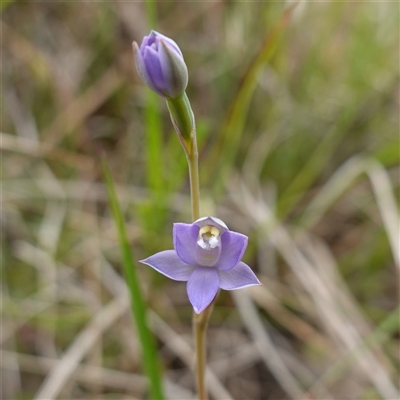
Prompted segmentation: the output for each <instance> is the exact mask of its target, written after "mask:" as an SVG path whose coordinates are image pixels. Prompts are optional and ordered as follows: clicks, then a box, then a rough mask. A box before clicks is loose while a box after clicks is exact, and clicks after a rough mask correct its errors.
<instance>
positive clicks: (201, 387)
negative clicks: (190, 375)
mask: <svg viewBox="0 0 400 400" xmlns="http://www.w3.org/2000/svg"><path fill="white" fill-rule="evenodd" d="M217 297H218V294H217V295H216V296H215V297H214V300H213V301H212V302H211V304H210V305H209V306H208V307H207V308H206V309H205V310H204V311H203V312H202V313H200V314H196V313H193V331H194V341H195V346H196V389H197V396H198V398H199V400H207V398H208V397H207V390H206V385H205V371H206V332H207V325H208V320H209V319H210V315H211V312H212V310H213V308H214V304H215V301H216V299H217Z"/></svg>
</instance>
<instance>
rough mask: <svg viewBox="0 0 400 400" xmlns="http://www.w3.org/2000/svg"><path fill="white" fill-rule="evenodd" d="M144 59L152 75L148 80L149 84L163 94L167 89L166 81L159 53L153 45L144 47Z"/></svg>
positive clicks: (149, 73)
mask: <svg viewBox="0 0 400 400" xmlns="http://www.w3.org/2000/svg"><path fill="white" fill-rule="evenodd" d="M143 60H144V63H145V65H146V71H147V73H148V75H149V77H150V82H147V84H148V85H149V86H150V87H151V88H152V89H153V90H154V91H156V92H158V93H161V94H162V93H163V92H164V91H165V82H164V77H163V74H162V71H161V65H160V59H159V56H158V53H157V52H156V50H154V49H153V48H152V47H149V46H147V47H146V48H145V49H144V55H143Z"/></svg>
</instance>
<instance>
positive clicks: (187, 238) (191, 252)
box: [172, 222, 200, 265]
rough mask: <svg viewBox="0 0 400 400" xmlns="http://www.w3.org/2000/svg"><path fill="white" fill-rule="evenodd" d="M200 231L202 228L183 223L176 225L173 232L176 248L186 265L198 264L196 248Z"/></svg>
mask: <svg viewBox="0 0 400 400" xmlns="http://www.w3.org/2000/svg"><path fill="white" fill-rule="evenodd" d="M199 230H200V228H199V227H198V226H196V225H194V224H184V223H182V222H177V223H175V224H174V228H173V230H172V236H173V240H174V248H175V250H176V252H177V254H178V256H179V257H180V258H181V260H183V261H184V262H185V263H188V264H192V265H196V264H197V256H196V248H197V237H198V235H199Z"/></svg>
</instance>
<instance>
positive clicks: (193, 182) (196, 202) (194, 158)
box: [187, 138, 200, 221]
mask: <svg viewBox="0 0 400 400" xmlns="http://www.w3.org/2000/svg"><path fill="white" fill-rule="evenodd" d="M191 147H192V148H191V151H190V153H189V154H188V155H187V159H188V165H189V179H190V198H191V201H192V218H193V221H196V220H197V219H199V218H200V185H199V162H198V159H199V155H198V152H197V144H196V138H194V140H193V139H192V143H191Z"/></svg>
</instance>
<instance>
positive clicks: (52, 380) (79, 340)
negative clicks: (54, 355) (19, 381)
mask: <svg viewBox="0 0 400 400" xmlns="http://www.w3.org/2000/svg"><path fill="white" fill-rule="evenodd" d="M128 307H129V301H128V298H127V297H125V296H124V297H118V298H115V299H114V300H112V301H110V303H108V304H107V305H106V306H105V307H104V308H103V309H101V310H100V311H99V313H98V314H97V315H96V316H95V317H94V318H93V320H92V321H91V322H90V323H89V324H88V325H87V326H86V328H85V329H83V330H82V332H81V333H80V334H79V335H77V336H76V337H75V339H74V341H73V342H72V344H71V345H70V346H69V347H68V349H67V350H66V351H65V352H64V354H63V356H62V357H61V359H60V360H59V362H58V364H57V366H56V367H55V368H54V369H53V370H52V371H51V372H50V374H49V375H48V376H47V377H46V379H45V380H44V382H43V384H42V386H41V387H40V389H39V391H38V392H37V393H36V395H35V399H37V400H42V399H49V400H50V399H54V398H56V397H57V395H58V394H59V393H60V391H61V390H62V388H63V386H64V385H65V384H66V383H67V381H68V380H69V378H70V376H71V374H72V373H73V372H74V371H75V368H76V367H77V366H78V365H79V363H80V361H81V360H82V358H83V357H84V356H85V355H86V354H87V352H88V351H89V350H90V349H91V347H92V346H93V345H94V344H95V343H96V341H97V339H98V338H99V337H100V336H101V335H102V334H103V332H104V331H106V330H107V329H108V328H109V327H110V326H112V324H113V323H114V322H115V321H116V320H117V319H118V318H120V317H121V316H122V315H123V314H124V313H125V312H126V311H127V310H128Z"/></svg>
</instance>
